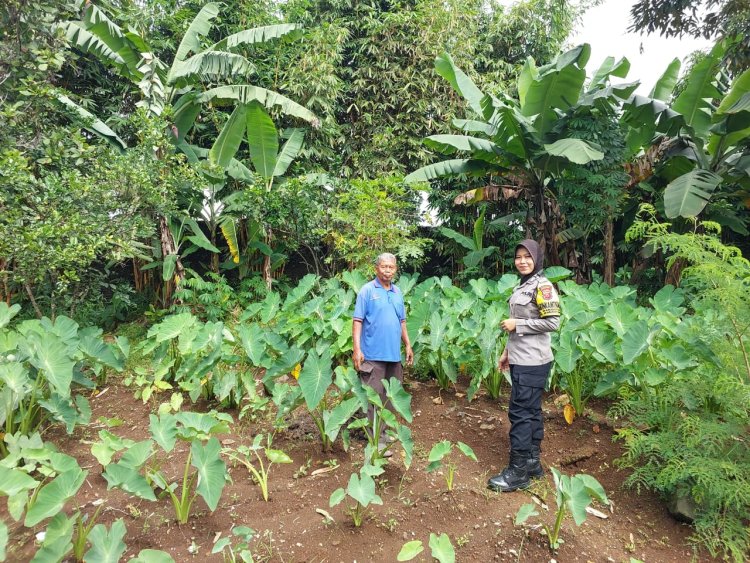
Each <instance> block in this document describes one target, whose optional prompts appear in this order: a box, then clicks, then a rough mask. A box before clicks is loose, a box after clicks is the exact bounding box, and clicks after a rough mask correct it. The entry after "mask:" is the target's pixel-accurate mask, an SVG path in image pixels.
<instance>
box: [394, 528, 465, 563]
mask: <svg viewBox="0 0 750 563" xmlns="http://www.w3.org/2000/svg"><path fill="white" fill-rule="evenodd" d="M429 546H430V554H431V555H432V557H433V558H434V559H437V560H438V561H439V562H440V563H455V561H456V551H455V549H454V548H453V544H452V543H451V539H450V538H449V537H448V534H446V533H442V534H440V535H439V536H438V535H437V534H430V543H429ZM423 551H424V546H423V545H422V541H421V540H415V541H410V542H407V543H405V544H404V546H403V547H402V548H401V551H399V552H398V555H397V556H396V560H397V561H411V560H412V559H414V558H415V557H416V556H417V555H419V554H420V553H422V552H423Z"/></svg>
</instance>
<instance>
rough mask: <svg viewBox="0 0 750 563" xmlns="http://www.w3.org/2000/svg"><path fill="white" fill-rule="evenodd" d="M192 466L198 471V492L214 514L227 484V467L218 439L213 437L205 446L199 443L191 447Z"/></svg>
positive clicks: (196, 442) (194, 443)
mask: <svg viewBox="0 0 750 563" xmlns="http://www.w3.org/2000/svg"><path fill="white" fill-rule="evenodd" d="M191 452H192V454H193V455H192V464H193V467H195V468H196V469H197V470H198V486H197V487H196V491H197V493H198V494H199V495H201V496H202V497H203V500H205V501H206V505H207V506H208V508H209V510H211V512H213V511H214V510H216V506H217V505H218V504H219V499H220V498H221V492H222V491H223V490H224V485H225V484H226V482H227V466H226V464H225V463H224V461H223V460H222V459H221V455H220V454H221V444H220V443H219V440H218V439H217V438H216V437H212V438H211V439H210V440H208V442H206V445H205V446H204V445H203V444H201V443H200V442H198V441H195V442H193V445H192V447H191Z"/></svg>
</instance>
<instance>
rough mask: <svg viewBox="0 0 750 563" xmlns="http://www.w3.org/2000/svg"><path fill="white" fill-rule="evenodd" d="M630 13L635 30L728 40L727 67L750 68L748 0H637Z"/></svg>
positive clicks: (735, 69)
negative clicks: (729, 45)
mask: <svg viewBox="0 0 750 563" xmlns="http://www.w3.org/2000/svg"><path fill="white" fill-rule="evenodd" d="M630 16H631V26H630V30H632V31H636V32H645V33H659V34H661V35H664V36H665V37H681V36H683V35H689V36H692V37H705V38H706V39H719V40H721V39H727V40H729V43H730V44H731V47H730V49H728V50H727V52H726V53H725V54H724V61H725V63H726V66H727V68H728V69H729V70H730V71H731V72H732V73H733V74H739V73H741V72H742V71H743V70H745V69H747V68H749V67H750V0H698V1H685V0H638V1H637V2H636V3H635V4H633V7H632V8H631V10H630Z"/></svg>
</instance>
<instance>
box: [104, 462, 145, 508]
mask: <svg viewBox="0 0 750 563" xmlns="http://www.w3.org/2000/svg"><path fill="white" fill-rule="evenodd" d="M102 477H104V478H105V479H106V480H107V489H108V490H109V489H112V488H117V489H122V490H123V491H125V492H126V493H130V494H131V495H135V496H137V497H139V498H142V499H146V500H152V501H155V500H156V496H155V495H154V491H153V490H152V489H151V486H150V485H149V484H148V481H147V480H146V478H145V477H143V475H141V474H140V473H139V472H138V470H137V469H135V468H133V467H128V466H125V465H122V464H120V463H112V464H110V465H109V466H108V467H107V469H106V470H105V471H104V473H102Z"/></svg>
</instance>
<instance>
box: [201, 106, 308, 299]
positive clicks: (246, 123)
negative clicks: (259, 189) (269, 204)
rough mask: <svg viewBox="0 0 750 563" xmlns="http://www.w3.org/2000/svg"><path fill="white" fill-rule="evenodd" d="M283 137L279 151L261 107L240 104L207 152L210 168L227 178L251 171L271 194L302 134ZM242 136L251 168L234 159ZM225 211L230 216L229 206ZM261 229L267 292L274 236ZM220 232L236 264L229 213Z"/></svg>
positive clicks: (290, 131) (233, 221) (234, 224)
mask: <svg viewBox="0 0 750 563" xmlns="http://www.w3.org/2000/svg"><path fill="white" fill-rule="evenodd" d="M285 133H286V135H287V140H286V142H285V143H284V145H283V146H281V148H279V131H278V130H277V129H276V126H275V125H274V122H273V120H272V119H271V117H270V116H269V115H268V113H267V112H266V111H265V109H264V108H263V106H262V105H261V103H260V102H258V101H252V102H250V103H249V104H244V103H243V104H240V105H238V106H237V107H236V108H235V110H234V111H233V112H232V115H231V116H230V117H229V119H228V120H227V123H226V124H225V125H224V127H223V129H222V131H221V133H220V134H219V136H218V137H217V138H216V141H215V142H214V144H213V146H212V147H211V149H210V150H209V151H208V160H209V161H210V162H211V164H214V165H218V166H220V167H221V168H223V169H225V170H226V171H227V173H228V174H230V175H233V174H234V173H233V172H232V171H231V168H233V167H234V168H240V169H244V170H247V171H248V172H247V173H248V174H250V175H251V177H252V172H250V169H251V168H252V170H253V171H254V173H255V178H260V180H261V181H262V182H263V185H264V187H265V191H266V192H270V191H271V189H272V188H273V185H274V182H275V181H279V180H281V178H282V176H283V175H284V174H285V173H286V171H287V170H288V169H289V165H290V164H291V163H292V161H293V160H294V159H295V158H296V157H297V155H299V153H300V150H301V149H302V142H303V140H304V137H305V134H304V132H303V131H302V130H301V129H294V128H292V129H288V130H286V131H285ZM245 136H246V138H247V145H248V149H249V152H250V163H249V164H251V165H252V166H251V167H248V166H245V165H244V164H243V163H241V162H237V161H236V159H235V158H234V157H235V155H236V154H237V151H238V150H239V148H240V145H241V144H242V140H243V138H244V137H245ZM243 174H244V171H243ZM230 203H231V202H230ZM227 211H230V212H231V205H230V207H229V208H228V209H227ZM260 228H261V231H262V233H263V235H264V240H263V245H258V248H259V249H260V250H261V252H262V253H263V255H264V258H263V279H264V280H265V282H266V286H267V287H268V289H269V290H270V289H271V283H272V277H271V273H272V265H273V257H274V253H273V252H272V251H271V241H272V238H273V232H272V230H271V228H270V226H268V225H267V224H265V225H260ZM221 229H222V233H223V234H224V235H225V237H227V243H228V245H229V249H230V252H231V253H232V259H233V260H234V261H235V262H239V254H240V250H239V240H238V238H237V219H236V218H235V217H233V216H232V215H231V213H229V214H227V216H226V217H225V219H224V220H222V221H221Z"/></svg>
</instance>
